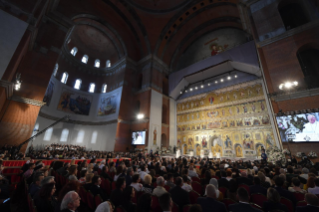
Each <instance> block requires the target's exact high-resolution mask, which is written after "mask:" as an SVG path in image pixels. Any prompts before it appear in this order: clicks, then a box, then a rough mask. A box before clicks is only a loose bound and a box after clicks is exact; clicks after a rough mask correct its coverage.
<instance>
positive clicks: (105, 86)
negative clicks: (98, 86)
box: [102, 84, 107, 93]
mask: <svg viewBox="0 0 319 212" xmlns="http://www.w3.org/2000/svg"><path fill="white" fill-rule="evenodd" d="M106 89H107V85H106V84H103V85H102V93H106Z"/></svg>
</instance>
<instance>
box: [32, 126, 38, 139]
mask: <svg viewBox="0 0 319 212" xmlns="http://www.w3.org/2000/svg"><path fill="white" fill-rule="evenodd" d="M38 132H39V123H36V124H35V125H34V128H33V132H32V136H34V135H35V134H37V133H38Z"/></svg>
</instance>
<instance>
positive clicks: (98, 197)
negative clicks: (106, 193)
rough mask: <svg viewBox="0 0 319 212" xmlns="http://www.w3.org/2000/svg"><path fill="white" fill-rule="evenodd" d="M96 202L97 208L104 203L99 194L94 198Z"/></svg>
mask: <svg viewBox="0 0 319 212" xmlns="http://www.w3.org/2000/svg"><path fill="white" fill-rule="evenodd" d="M94 200H95V206H96V207H97V206H99V204H101V203H102V202H103V199H102V197H101V196H100V195H99V194H98V195H96V196H95V197H94Z"/></svg>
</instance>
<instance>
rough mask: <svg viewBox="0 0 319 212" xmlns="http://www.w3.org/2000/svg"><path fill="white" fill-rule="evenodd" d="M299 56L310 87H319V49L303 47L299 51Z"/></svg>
mask: <svg viewBox="0 0 319 212" xmlns="http://www.w3.org/2000/svg"><path fill="white" fill-rule="evenodd" d="M310 46H311V45H310ZM297 58H298V60H299V64H300V66H301V69H302V72H303V74H304V79H305V82H306V83H307V85H308V87H309V88H316V87H319V82H318V76H319V49H315V48H312V47H310V48H302V49H300V50H299V51H298V52H297Z"/></svg>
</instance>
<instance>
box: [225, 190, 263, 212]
mask: <svg viewBox="0 0 319 212" xmlns="http://www.w3.org/2000/svg"><path fill="white" fill-rule="evenodd" d="M237 196H238V200H239V203H236V204H232V205H229V211H232V212H261V210H258V209H256V208H253V207H252V206H251V205H250V204H249V195H248V192H247V191H246V189H244V188H238V189H237Z"/></svg>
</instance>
